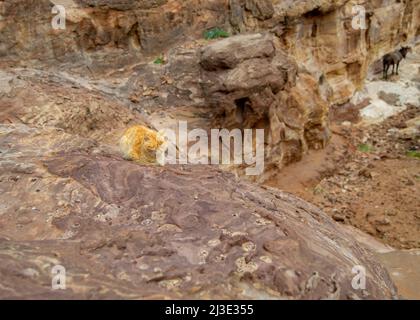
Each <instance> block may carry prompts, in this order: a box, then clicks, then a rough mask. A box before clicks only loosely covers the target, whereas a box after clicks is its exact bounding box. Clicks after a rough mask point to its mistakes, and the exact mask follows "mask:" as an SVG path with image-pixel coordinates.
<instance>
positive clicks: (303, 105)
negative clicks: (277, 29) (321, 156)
mask: <svg viewBox="0 0 420 320" xmlns="http://www.w3.org/2000/svg"><path fill="white" fill-rule="evenodd" d="M201 66H202V67H203V69H204V72H203V75H202V81H203V87H204V95H205V97H206V98H207V102H208V104H209V106H211V107H212V108H214V109H215V110H218V112H219V115H218V117H219V119H218V118H217V117H216V118H215V120H216V125H219V126H220V127H223V128H230V129H233V128H241V129H246V128H260V129H265V132H266V139H265V141H266V144H267V147H268V149H267V150H266V158H267V159H268V163H269V164H270V165H272V166H274V168H275V169H279V168H281V167H282V166H284V165H286V164H288V163H290V162H294V161H297V160H299V159H300V157H301V156H302V154H304V153H305V152H306V151H307V150H308V148H310V147H311V148H318V149H319V148H322V147H323V146H324V145H325V144H326V143H327V141H328V139H329V133H328V125H327V114H328V104H327V102H326V101H325V100H324V99H323V98H322V97H321V94H320V92H319V89H318V84H317V81H316V80H315V79H314V78H313V77H312V76H311V75H310V74H308V73H303V72H301V73H300V74H298V72H297V65H296V63H295V61H293V59H292V58H289V57H287V56H286V55H285V53H284V52H282V51H280V49H276V47H275V43H274V41H273V38H272V36H270V35H262V34H252V35H241V36H236V37H232V38H229V39H225V40H222V41H219V42H216V43H214V44H211V45H209V46H207V47H205V48H204V49H203V51H202V54H201ZM266 171H269V170H268V169H267V170H266Z"/></svg>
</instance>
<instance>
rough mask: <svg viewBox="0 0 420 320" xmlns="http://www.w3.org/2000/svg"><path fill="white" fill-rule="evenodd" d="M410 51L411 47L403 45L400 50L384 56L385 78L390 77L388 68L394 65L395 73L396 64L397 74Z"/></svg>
mask: <svg viewBox="0 0 420 320" xmlns="http://www.w3.org/2000/svg"><path fill="white" fill-rule="evenodd" d="M408 51H410V47H402V48H401V49H400V50H397V51H394V52H393V53H388V54H386V55H385V56H384V58H383V63H384V70H383V73H384V78H385V79H388V70H389V68H390V67H391V66H392V74H394V71H395V70H394V69H395V66H397V75H398V70H399V68H400V62H401V61H402V59H405V57H406V56H407V53H408Z"/></svg>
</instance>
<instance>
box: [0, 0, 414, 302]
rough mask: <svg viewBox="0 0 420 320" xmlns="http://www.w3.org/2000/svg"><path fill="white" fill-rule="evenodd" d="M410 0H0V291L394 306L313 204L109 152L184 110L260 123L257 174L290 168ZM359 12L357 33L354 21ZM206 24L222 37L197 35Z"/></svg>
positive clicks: (209, 118)
mask: <svg viewBox="0 0 420 320" xmlns="http://www.w3.org/2000/svg"><path fill="white" fill-rule="evenodd" d="M419 1H420V0H407V1H399V0H390V1H371V2H366V1H362V0H360V1H359V0H351V1H350V0H348V1H346V0H339V1H327V0H325V1H324V0H320V1H314V0H299V1H289V0H273V1H269V0H229V1H225V0H212V1H209V0H192V1H181V0H150V1H125V0H118V1H117V0H89V1H82V0H51V1H48V0H13V1H12V0H4V1H0V66H1V68H2V69H1V70H2V71H1V72H0V105H1V109H0V284H1V285H0V298H51V297H54V298H83V299H89V298H127V299H134V298H140V299H142V298H191V299H192V298H214V299H227V298H236V299H241V298H290V299H300V298H308V299H321V298H333V299H334V298H336V299H338V298H340V299H346V298H348V299H353V298H364V299H370V298H372V299H382V298H395V297H396V292H395V288H394V286H393V284H392V282H391V281H390V279H389V277H388V274H387V273H386V271H385V270H384V269H383V268H382V267H381V266H380V265H379V264H377V263H376V262H375V260H374V259H373V258H372V257H371V255H370V253H369V252H368V251H366V250H365V249H364V248H362V247H361V246H359V245H358V243H357V242H355V241H354V240H353V236H352V235H351V234H350V233H348V232H347V231H344V230H342V229H341V228H340V227H339V226H338V225H337V224H335V223H334V222H333V221H332V220H331V219H329V218H328V217H327V216H326V215H325V214H324V213H323V212H321V211H320V210H318V209H317V208H315V207H313V206H312V205H309V204H308V203H306V202H304V201H302V200H300V199H297V198H295V197H294V196H291V195H289V194H286V193H283V192H280V191H275V190H273V189H267V188H262V187H259V186H256V185H252V184H249V183H247V182H243V181H241V180H238V179H236V178H235V177H234V176H233V175H232V174H229V173H227V172H223V171H219V170H218V169H217V168H214V167H207V166H193V167H188V166H187V167H182V166H164V167H156V166H142V165H140V164H138V163H135V162H129V161H126V160H125V159H123V157H122V155H120V153H119V152H118V150H117V145H118V141H119V139H120V137H121V135H122V134H123V132H124V131H125V130H126V129H127V128H130V127H132V126H134V125H141V126H146V127H148V128H152V127H155V128H154V129H160V128H159V126H165V125H167V124H168V118H171V116H172V115H177V114H178V115H179V114H182V113H183V112H184V111H185V110H187V111H185V113H188V112H189V113H190V114H192V115H193V116H194V117H196V118H198V117H200V119H199V120H200V121H197V122H198V123H199V125H198V124H197V123H194V125H197V127H198V126H200V127H201V128H205V129H208V128H210V127H211V126H214V125H216V126H217V127H219V126H223V127H229V128H231V127H239V128H249V127H251V128H264V129H266V131H265V132H266V135H267V136H266V143H267V154H266V158H267V163H268V165H267V166H266V168H267V170H273V169H276V170H278V169H279V168H281V167H282V166H284V165H286V164H288V163H290V162H293V161H297V160H299V159H300V158H301V157H302V155H303V154H304V153H305V152H306V151H307V150H308V149H311V148H314V149H317V148H320V147H323V146H324V145H325V143H326V142H327V140H328V135H329V131H328V123H327V121H326V118H327V114H328V108H329V107H330V106H331V105H335V104H341V103H344V102H347V101H348V100H349V99H350V98H351V96H352V95H353V93H354V91H355V90H356V89H357V88H359V87H360V86H361V83H362V80H363V79H364V78H365V75H366V73H367V71H368V66H369V64H371V63H372V62H373V61H375V60H377V59H378V58H380V57H381V55H383V54H384V53H386V52H387V51H391V50H393V49H394V48H395V47H396V46H398V45H400V44H402V43H409V42H411V41H413V40H414V39H415V37H416V36H418V35H419V12H418V10H417V8H419ZM357 4H361V5H363V6H365V8H366V10H367V13H368V15H367V30H355V29H353V28H352V26H351V25H352V23H351V21H352V18H353V13H352V8H353V6H354V5H357ZM53 5H64V6H65V8H66V13H67V15H66V29H65V30H53V29H52V27H51V21H52V18H53V17H54V14H53V13H52V12H51V9H52V7H53ZM28 12H30V13H31V14H28ZM212 27H220V28H223V29H225V30H226V31H228V32H229V33H230V34H231V35H232V37H231V38H229V39H225V40H221V41H219V40H214V41H210V42H209V41H205V40H204V39H202V38H203V31H205V30H208V29H209V28H212ZM157 56H159V58H161V59H159V61H160V62H158V63H154V61H156V57H157ZM161 62H164V63H163V64H161ZM41 70H42V71H41ZM161 113H163V114H164V115H163V116H162V117H163V120H164V121H162V122H159V121H157V120H156V118H158V120H159V117H158V116H160V115H161ZM165 113H166V115H167V118H164V116H165ZM160 120H162V118H160ZM171 120H172V121H174V120H178V117H176V116H174V117H173V118H172V119H171ZM165 121H166V122H165ZM135 128H139V127H135ZM135 137H138V135H137V134H136V135H135ZM133 141H135V143H134V145H135V144H136V143H137V142H139V141H137V140H136V139H132V140H130V143H129V145H130V146H131V145H133V144H132V142H133ZM149 142H150V141H149ZM126 151H127V154H126V155H128V154H129V153H130V152H131V151H133V150H126ZM55 265H62V266H64V267H65V268H66V275H67V282H66V284H67V290H65V291H61V290H60V291H52V290H51V270H52V268H53V267H54V266H55ZM357 265H361V266H363V267H365V268H366V271H367V282H366V283H367V288H366V290H362V291H360V290H356V289H354V288H353V287H352V279H353V277H354V274H353V273H352V269H353V267H355V266H357Z"/></svg>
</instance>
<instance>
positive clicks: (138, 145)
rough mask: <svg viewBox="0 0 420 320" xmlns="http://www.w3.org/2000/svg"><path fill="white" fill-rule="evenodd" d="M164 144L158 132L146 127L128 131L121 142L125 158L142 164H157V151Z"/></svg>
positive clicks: (133, 128)
mask: <svg viewBox="0 0 420 320" xmlns="http://www.w3.org/2000/svg"><path fill="white" fill-rule="evenodd" d="M163 143H164V139H163V138H162V137H160V136H159V134H158V132H156V131H154V130H151V129H149V128H146V127H144V126H139V125H138V126H134V127H131V128H129V129H127V130H126V131H125V133H124V135H123V136H122V137H121V140H120V149H121V152H122V154H123V156H124V158H126V159H128V160H133V161H136V162H139V163H141V164H156V163H157V161H156V151H157V150H158V149H159V147H160V146H161V145H162V144H163Z"/></svg>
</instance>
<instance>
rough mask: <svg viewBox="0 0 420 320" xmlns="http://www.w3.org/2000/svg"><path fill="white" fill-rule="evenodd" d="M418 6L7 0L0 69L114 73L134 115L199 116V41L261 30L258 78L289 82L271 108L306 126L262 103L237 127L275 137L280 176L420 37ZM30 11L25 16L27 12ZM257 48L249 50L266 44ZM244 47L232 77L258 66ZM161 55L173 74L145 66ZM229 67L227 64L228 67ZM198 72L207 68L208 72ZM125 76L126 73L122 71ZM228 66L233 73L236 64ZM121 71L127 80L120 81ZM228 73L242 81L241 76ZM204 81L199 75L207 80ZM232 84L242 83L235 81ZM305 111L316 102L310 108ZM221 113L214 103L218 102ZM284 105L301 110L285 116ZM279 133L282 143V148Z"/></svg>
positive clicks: (0, 8) (411, 1) (411, 0)
mask: <svg viewBox="0 0 420 320" xmlns="http://www.w3.org/2000/svg"><path fill="white" fill-rule="evenodd" d="M54 4H62V5H64V6H65V8H66V9H67V16H66V18H67V25H66V29H65V30H52V28H51V19H52V18H53V16H54V15H53V14H52V13H51V8H52V6H53V5H54ZM357 5H360V6H363V8H364V9H365V11H366V28H367V29H366V30H364V29H362V30H356V29H354V28H353V26H352V22H353V18H354V16H355V13H354V12H353V9H354V7H355V6H357ZM419 7H420V0H408V1H397V0H393V1H387V2H369V1H364V0H351V1H350V0H340V1H333V2H332V1H326V0H325V1H311V0H299V1H287V0H273V1H268V0H264V1H255V0H229V1H224V0H223V1H222V0H217V1H195V0H194V1H189V2H188V3H187V2H183V1H179V0H161V1H113V0H104V1H79V0H54V1H47V0H41V1H33V0H19V1H11V0H6V1H2V2H0V17H1V20H0V30H1V33H0V57H1V59H0V64H1V65H4V66H10V65H11V66H14V65H16V64H20V65H23V66H42V67H43V68H47V69H54V68H57V67H58V68H63V69H65V70H69V69H71V70H72V71H73V72H75V73H79V74H81V75H83V76H84V77H88V78H92V79H98V78H101V77H103V75H104V74H105V75H106V76H107V77H108V76H109V75H110V74H112V77H113V78H117V79H115V81H117V84H116V85H114V84H113V87H114V88H115V89H116V90H114V91H115V92H118V95H119V96H121V97H125V98H126V99H127V100H129V99H130V100H131V101H133V102H134V103H135V104H138V105H139V106H138V107H137V109H144V108H149V110H150V112H152V113H154V112H159V110H161V109H162V108H184V107H185V106H190V107H193V108H197V112H198V113H199V112H201V111H199V110H200V108H208V107H209V105H208V101H209V99H208V98H209V97H208V94H206V92H203V90H202V88H201V83H200V80H201V78H200V77H201V75H202V70H200V65H199V62H200V59H201V57H200V52H201V48H202V47H203V46H206V45H207V43H204V42H203V41H201V40H197V39H199V38H202V33H203V31H204V30H207V29H209V28H211V27H214V26H220V27H224V28H225V29H226V30H228V31H229V32H231V33H232V34H235V33H257V35H255V37H258V34H259V33H260V32H262V33H265V34H266V33H267V32H268V33H270V34H272V37H273V43H274V46H275V52H270V50H271V49H270V48H271V45H270V44H268V46H269V47H264V48H260V49H258V50H257V51H260V53H263V55H264V57H265V58H266V59H265V60H266V61H265V62H261V63H262V65H259V68H257V69H256V70H257V72H258V73H259V75H258V77H260V78H261V77H262V76H263V72H265V71H268V70H270V71H269V72H271V73H272V74H271V75H267V76H268V77H269V78H270V77H271V80H270V79H267V78H265V79H263V80H262V82H263V83H266V82H267V81H268V82H270V85H271V84H273V83H272V80H273V79H272V78H273V77H278V78H279V79H276V80H275V82H285V83H284V84H280V83H275V84H274V85H275V86H276V88H274V89H275V90H274V91H275V95H276V99H277V100H278V103H274V104H277V105H283V108H287V112H288V114H289V116H290V115H291V114H292V113H293V116H292V118H296V117H301V118H302V120H301V121H300V123H299V125H298V126H295V127H294V128H293V129H292V130H291V129H290V126H288V127H287V128H284V127H283V125H284V124H285V123H287V121H286V122H285V121H283V120H284V119H281V117H280V118H278V114H279V113H280V112H283V111H284V110H279V109H280V108H278V107H277V108H274V107H269V106H268V105H265V106H264V108H263V109H264V110H262V109H260V108H259V109H260V110H259V111H258V112H259V113H260V114H259V115H258V116H257V117H256V116H255V115H252V114H246V116H248V115H249V116H250V119H245V120H244V122H243V124H242V125H252V124H255V123H256V122H258V121H257V120H262V121H266V122H268V123H269V125H266V126H265V127H266V128H267V129H268V132H267V138H268V139H270V142H268V150H269V152H268V154H267V159H266V160H267V163H268V164H269V166H268V169H269V168H272V169H275V168H281V167H282V166H283V165H284V164H287V163H289V162H291V161H296V160H299V159H300V158H301V157H302V155H303V154H304V153H305V152H306V151H307V150H308V149H310V148H319V147H322V146H323V145H324V144H325V141H326V140H328V128H327V123H326V122H325V112H327V110H326V108H327V107H328V106H330V105H335V104H343V103H346V102H348V101H349V99H350V98H351V97H352V96H353V94H354V93H355V91H356V90H358V89H360V88H361V87H362V84H363V79H364V78H365V77H366V74H367V72H368V68H369V65H371V64H372V63H373V62H374V61H376V60H377V59H379V58H380V57H381V56H382V55H383V54H385V53H386V52H388V51H391V50H393V49H394V48H395V47H396V46H398V45H401V44H403V43H404V44H405V43H410V42H412V41H414V40H415V39H416V37H418V35H419V21H420V17H419V14H420V13H419V11H418V9H417V8H419ZM192 8H194V10H192ZM28 10H30V11H31V13H32V14H31V15H28V14H26V12H27V11H28ZM250 37H251V38H252V37H254V36H250ZM256 41H257V42H255V43H254V45H256V46H258V45H260V44H263V43H262V42H258V40H256ZM267 43H268V42H267V40H266V42H265V44H267ZM249 45H251V46H249ZM249 45H248V46H247V47H241V48H239V49H243V52H242V53H241V54H244V55H245V56H244V57H243V58H241V57H239V60H241V59H244V60H246V61H241V65H242V67H240V66H235V68H239V69H237V70H245V69H246V68H251V67H252V65H253V64H254V65H255V63H256V61H255V58H257V57H252V55H253V53H252V52H251V51H252V41H250V42H249ZM214 46H216V47H217V45H216V44H214ZM264 50H269V51H264ZM162 53H164V54H165V55H166V58H167V59H166V60H167V61H168V64H167V65H165V66H153V65H150V63H149V62H150V61H153V59H154V57H156V56H157V55H160V54H162ZM209 53H211V51H209ZM235 54H238V53H235ZM274 56H275V58H274ZM291 57H292V58H291ZM219 58H221V57H219ZM227 58H228V60H229V57H227ZM261 58H263V57H261ZM222 59H226V57H225V58H222ZM253 59H254V62H252V61H251V60H253ZM279 59H280V60H282V61H280V62H279V61H278V60H279ZM204 60H205V57H204ZM201 62H202V63H203V61H201ZM225 62H227V63H228V64H229V61H225ZM270 64H271V66H270ZM273 64H274V65H277V66H278V65H279V64H281V68H285V67H286V68H289V66H291V65H292V66H294V67H293V68H292V69H288V71H286V70H278V71H277V70H274V69H272V66H273ZM202 65H203V68H204V70H207V69H208V68H209V67H210V68H213V69H214V67H215V66H206V64H205V63H204V64H202ZM127 66H132V68H131V69H130V70H128V69H129V68H127ZM221 67H222V68H224V66H221ZM228 67H229V68H231V69H232V70H234V69H235V68H234V66H232V65H228ZM118 68H125V69H126V72H129V71H130V72H131V73H129V74H127V73H124V72H120V73H119V72H116V71H115V70H116V69H118ZM267 68H268V69H267ZM281 68H280V69H281ZM295 68H296V70H295ZM264 70H265V71H264ZM212 71H214V70H212ZM273 72H274V73H273ZM231 73H232V74H234V75H235V76H240V74H238V72H234V71H232V72H231ZM286 74H287V77H288V79H287V80H286V79H285V78H284V76H285V75H286ZM208 76H209V74H205V75H204V78H206V77H208ZM242 76H248V74H247V73H243V74H242ZM254 76H257V74H255V75H254ZM265 76H266V75H264V77H265ZM260 78H256V79H254V84H251V83H248V86H247V87H244V88H236V92H235V94H234V95H239V96H243V97H239V98H238V99H239V101H238V103H239V104H243V103H245V104H246V101H245V100H240V99H246V98H249V94H247V95H244V94H239V93H238V90H239V91H241V90H242V91H243V92H244V91H246V90H248V89H251V90H254V89H255V81H259V80H260ZM295 78H296V80H295ZM280 79H281V80H280ZM231 80H232V79H231ZM233 80H234V81H241V79H239V78H236V79H233ZM295 81H296V82H295ZM215 85H216V86H217V84H215ZM258 86H259V87H260V88H258V89H257V91H261V90H262V89H261V87H263V86H262V85H258ZM258 86H257V87H258ZM279 86H280V88H279ZM282 86H284V87H282ZM294 88H295V89H294ZM231 89H233V88H231ZM302 89H303V90H308V92H309V95H308V96H305V95H302V94H299V93H296V92H298V91H299V92H302ZM276 90H280V91H283V93H279V92H276ZM294 92H295V93H294ZM261 94H262V93H259V95H261ZM264 95H265V96H266V95H269V93H264ZM290 96H292V98H290ZM218 97H219V96H218V95H215V96H212V97H210V98H211V99H214V98H218ZM232 98H234V97H233V96H230V98H228V97H226V98H223V99H222V100H223V101H226V100H229V99H230V100H231V99H232ZM254 99H255V98H254ZM259 99H260V100H261V97H260V98H259ZM267 99H268V100H267ZM272 99H273V97H271V98H265V100H267V101H265V100H264V103H268V104H270V105H271V104H272V101H271V100H272ZM262 101H263V100H261V101H260V103H261V102H262ZM312 101H313V102H314V103H311V106H308V105H307V103H308V102H312ZM226 102H227V101H226ZM217 103H218V104H219V105H220V104H221V101H219V102H217ZM254 104H255V102H254ZM291 104H294V105H296V106H295V107H294V108H292V110H289V106H290V105H291ZM228 105H229V106H226V108H228V109H229V110H230V111H229V110H228V113H232V112H233V113H237V114H240V113H241V112H242V111H241V108H242V107H239V108H236V109H237V112H236V111H234V110H233V106H232V101H230V102H229V104H228ZM255 109H256V108H255V107H254V108H253V110H254V111H255ZM273 109H276V110H277V111H273ZM269 110H272V111H271V114H269V119H262V118H264V117H266V116H264V114H267V113H270V112H268V111H269ZM297 110H298V111H297ZM218 111H219V110H215V111H214V110H210V111H209V110H207V111H205V113H206V114H208V115H209V117H210V118H212V116H213V112H215V113H218ZM231 117H232V114H228V118H227V119H226V120H225V121H224V123H225V124H227V123H228V122H229V123H231V122H232V121H231V120H232V118H231ZM229 118H230V120H229ZM257 118H258V119H257ZM259 122H261V121H259ZM295 122H296V121H295ZM284 131H287V132H284ZM269 133H270V134H269ZM284 135H285V136H286V140H284V139H281V137H282V136H284ZM279 141H283V142H281V143H280V142H279ZM280 144H281V145H282V146H280ZM286 145H287V146H286ZM274 149H276V150H274ZM268 174H269V173H268Z"/></svg>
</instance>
